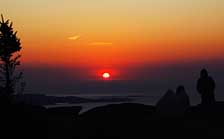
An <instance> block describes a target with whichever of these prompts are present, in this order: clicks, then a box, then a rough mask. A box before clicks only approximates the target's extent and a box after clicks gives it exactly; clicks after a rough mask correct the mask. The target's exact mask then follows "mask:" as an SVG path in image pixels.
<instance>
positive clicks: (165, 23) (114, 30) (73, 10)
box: [0, 0, 224, 72]
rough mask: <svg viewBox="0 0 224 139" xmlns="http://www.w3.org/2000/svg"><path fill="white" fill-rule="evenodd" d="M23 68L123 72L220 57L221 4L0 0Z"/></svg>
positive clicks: (196, 0)
mask: <svg viewBox="0 0 224 139" xmlns="http://www.w3.org/2000/svg"><path fill="white" fill-rule="evenodd" d="M0 5H1V7H2V8H1V12H2V13H3V14H4V16H5V18H9V19H11V20H12V21H13V22H14V27H15V29H16V30H18V32H19V36H20V38H21V41H22V46H23V50H22V62H23V64H24V65H38V64H39V65H52V66H65V67H67V66H69V67H74V68H75V67H88V68H89V67H91V68H89V69H90V71H89V72H93V71H95V70H99V71H100V70H102V69H111V70H112V69H116V70H119V69H124V68H125V67H126V66H131V65H132V66H133V65H144V64H147V65H149V66H154V65H158V64H160V65H162V64H167V63H177V62H182V61H186V62H194V61H200V60H211V59H212V60H213V59H224V56H223V52H224V45H223V44H224V38H223V36H224V26H223V25H224V2H223V1H222V0H203V1H202V0H156V1H154V0H122V1H120V0H113V1H112V0H94V1H93V0H75V1H70V0H63V1H61V0H38V1H35V2H34V1H30V0H13V1H12V0H7V1H6V0H0Z"/></svg>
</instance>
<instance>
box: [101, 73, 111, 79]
mask: <svg viewBox="0 0 224 139" xmlns="http://www.w3.org/2000/svg"><path fill="white" fill-rule="evenodd" d="M102 77H103V78H104V79H109V78H110V74H109V73H107V72H105V73H103V75H102Z"/></svg>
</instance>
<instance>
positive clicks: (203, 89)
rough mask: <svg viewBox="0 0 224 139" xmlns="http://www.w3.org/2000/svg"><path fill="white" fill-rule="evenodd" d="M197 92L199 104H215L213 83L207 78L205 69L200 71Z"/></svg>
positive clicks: (210, 78)
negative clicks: (199, 98) (199, 97)
mask: <svg viewBox="0 0 224 139" xmlns="http://www.w3.org/2000/svg"><path fill="white" fill-rule="evenodd" d="M197 90H198V92H199V94H200V95H201V104H214V103H215V94H214V93H215V81H214V80H213V79H212V77H210V76H208V72H207V70H206V69H203V70H201V77H200V78H199V79H198V82H197Z"/></svg>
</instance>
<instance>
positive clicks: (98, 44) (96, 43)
mask: <svg viewBox="0 0 224 139" xmlns="http://www.w3.org/2000/svg"><path fill="white" fill-rule="evenodd" d="M89 45H91V46H105V45H113V43H112V42H91V43H89Z"/></svg>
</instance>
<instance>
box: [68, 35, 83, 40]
mask: <svg viewBox="0 0 224 139" xmlns="http://www.w3.org/2000/svg"><path fill="white" fill-rule="evenodd" d="M80 37H81V36H79V35H75V36H72V37H68V39H69V40H74V41H76V40H78V39H79V38H80Z"/></svg>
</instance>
